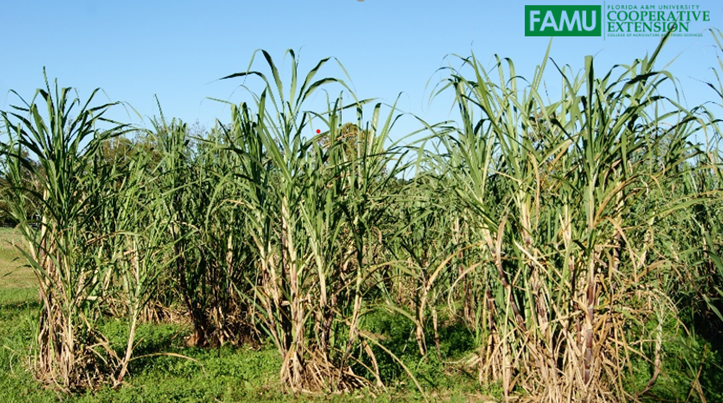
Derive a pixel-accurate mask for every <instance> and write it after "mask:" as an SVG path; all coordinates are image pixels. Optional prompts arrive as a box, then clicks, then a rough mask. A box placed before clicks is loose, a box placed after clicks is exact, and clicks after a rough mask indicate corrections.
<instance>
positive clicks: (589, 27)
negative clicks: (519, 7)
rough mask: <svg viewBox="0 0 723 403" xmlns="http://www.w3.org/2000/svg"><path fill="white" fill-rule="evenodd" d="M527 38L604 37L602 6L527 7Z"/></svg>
mask: <svg viewBox="0 0 723 403" xmlns="http://www.w3.org/2000/svg"><path fill="white" fill-rule="evenodd" d="M525 36H602V6H600V5H598V6H525Z"/></svg>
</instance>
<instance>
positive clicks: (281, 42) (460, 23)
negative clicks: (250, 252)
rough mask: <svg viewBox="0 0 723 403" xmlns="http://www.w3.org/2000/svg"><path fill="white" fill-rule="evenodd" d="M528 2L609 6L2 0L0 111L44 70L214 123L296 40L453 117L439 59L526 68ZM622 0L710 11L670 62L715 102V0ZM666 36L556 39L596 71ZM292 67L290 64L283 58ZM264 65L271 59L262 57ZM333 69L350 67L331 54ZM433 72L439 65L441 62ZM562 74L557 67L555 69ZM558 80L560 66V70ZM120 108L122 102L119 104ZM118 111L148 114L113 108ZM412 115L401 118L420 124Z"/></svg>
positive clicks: (408, 108) (370, 0) (307, 61)
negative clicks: (247, 80) (251, 70)
mask: <svg viewBox="0 0 723 403" xmlns="http://www.w3.org/2000/svg"><path fill="white" fill-rule="evenodd" d="M526 4H601V5H602V4H603V2H590V1H581V0H579V1H572V2H565V1H554V0H549V1H524V2H523V1H510V2H483V1H479V0H476V1H470V0H445V1H431V0H416V1H411V0H365V1H363V2H360V1H357V0H305V1H302V0H295V1H290V0H286V1H272V0H267V1H263V0H261V1H233V2H232V1H213V0H209V1H204V2H200V1H198V2H196V1H182V0H177V1H160V0H159V1H133V0H128V1H123V2H120V1H114V2H109V1H108V2H101V1H90V0H87V1H74V0H68V1H62V2H59V1H33V0H29V1H23V2H18V1H12V2H10V1H8V2H5V3H4V4H3V7H2V15H3V17H4V18H2V20H1V21H0V38H1V39H2V43H3V56H2V62H0V94H2V99H0V109H8V108H9V105H10V104H13V103H16V98H15V97H14V96H13V95H9V94H8V92H9V90H10V89H14V90H16V91H17V92H18V93H20V94H21V95H22V96H24V97H26V98H30V97H32V95H33V93H34V90H35V88H37V87H40V86H42V84H43V81H42V68H43V66H45V67H46V68H47V71H48V75H49V77H50V78H58V81H59V83H60V84H61V85H63V86H72V87H76V88H77V89H78V91H79V94H80V96H81V98H84V97H85V96H87V95H89V94H90V92H91V91H92V89H94V88H96V87H100V88H102V89H103V90H104V95H102V97H101V98H99V99H101V100H112V101H123V102H126V103H127V104H128V105H130V106H132V107H133V108H134V109H135V110H136V111H138V113H139V114H140V115H141V116H142V117H143V118H144V119H147V117H150V116H154V115H158V110H157V107H156V102H155V99H154V96H156V95H157V96H158V98H159V100H160V103H161V106H162V108H163V111H164V114H165V115H166V117H178V118H181V119H183V120H184V121H186V122H188V123H193V122H195V121H199V122H200V123H201V124H202V125H204V126H206V127H210V126H212V125H213V122H214V119H216V118H218V119H221V120H222V121H223V120H225V119H228V115H229V114H228V107H227V106H226V105H224V104H222V103H219V102H215V101H212V100H209V99H208V98H218V99H223V100H228V101H230V102H234V103H238V102H240V101H243V100H248V95H247V94H246V93H245V92H244V91H242V90H240V89H239V84H240V83H241V82H240V81H239V80H236V81H229V80H227V81H218V80H217V79H218V78H220V77H222V76H225V75H228V74H232V73H235V72H240V71H244V70H245V69H246V67H247V66H248V63H249V61H250V58H251V55H252V53H253V52H254V50H256V49H266V50H267V51H269V52H270V53H271V55H272V56H273V57H274V58H277V59H279V60H281V59H282V57H283V55H284V51H285V50H286V49H294V50H295V51H297V53H298V54H300V57H301V63H302V69H303V70H306V69H309V68H311V67H312V66H313V65H314V64H316V62H317V61H318V60H319V59H321V58H323V57H326V56H332V57H335V58H337V59H339V60H340V61H341V63H342V64H343V65H344V67H345V68H346V70H347V71H348V73H349V75H350V76H351V78H352V83H351V84H352V85H353V87H354V89H355V91H356V93H357V96H358V97H360V98H369V97H377V98H379V99H380V100H382V101H384V102H393V101H394V99H395V98H396V96H397V94H399V93H400V92H401V93H403V95H402V97H401V98H400V102H399V104H398V106H399V107H400V108H401V110H403V111H405V112H411V113H414V114H417V115H419V116H421V117H422V118H424V119H426V120H428V121H430V122H435V121H439V120H445V119H450V118H454V112H452V114H450V105H449V103H448V100H447V99H444V98H442V99H438V100H436V101H435V102H433V103H432V104H429V102H428V101H429V100H428V98H429V94H430V91H431V86H430V87H427V83H428V82H430V80H431V83H432V84H434V83H436V82H438V81H439V80H441V79H443V78H444V75H443V74H442V73H440V72H438V71H437V70H438V69H439V68H440V67H443V66H445V65H447V64H448V63H450V62H451V63H452V64H453V65H458V62H457V61H456V60H454V59H453V58H449V57H447V58H445V57H446V56H448V55H450V54H459V55H464V56H467V55H469V54H470V53H471V52H474V53H475V54H476V56H477V57H478V58H479V59H480V60H481V61H483V62H485V63H487V65H489V66H492V60H493V59H492V57H493V55H494V54H499V55H500V56H506V57H510V58H512V60H514V62H515V64H516V66H517V70H518V73H519V74H521V75H523V76H530V75H531V74H532V72H533V71H534V67H535V66H536V65H537V64H539V63H540V62H541V60H542V57H543V56H544V54H545V50H546V47H547V45H548V42H549V38H536V37H525V36H524V6H525V5H526ZM614 4H637V5H644V4H654V5H658V4H695V5H699V6H700V9H702V10H709V11H710V18H711V21H710V22H708V23H695V24H692V26H691V30H692V31H695V32H703V36H702V37H683V38H673V39H672V40H671V41H670V43H669V44H668V46H667V47H666V49H665V51H664V52H663V54H662V57H661V59H660V60H661V61H670V60H672V59H673V58H676V57H677V58H676V59H675V61H673V62H672V64H671V65H670V68H669V69H670V70H671V71H672V72H673V73H674V74H675V75H676V76H677V77H678V78H679V79H680V87H681V88H682V90H683V91H684V94H685V95H686V98H687V101H688V104H689V106H693V105H696V104H700V103H702V102H706V101H711V100H715V98H714V94H713V92H712V91H710V90H708V89H706V87H705V86H704V85H703V84H702V83H701V82H700V80H712V79H713V78H714V76H713V73H712V71H711V70H710V68H711V67H712V66H714V65H716V63H717V61H716V51H715V49H714V48H713V43H714V42H713V39H712V37H711V36H710V35H709V34H708V33H707V32H705V31H706V30H707V29H708V28H715V27H720V28H723V4H721V3H720V2H717V1H687V2H682V1H678V2H676V1H665V2H661V1H655V2H651V1H647V2H645V1H639V2H636V1H635V0H633V1H626V2H622V1H620V2H611V1H606V2H605V5H606V6H607V5H614ZM657 42H658V39H657V38H605V37H596V38H569V37H558V38H555V39H554V40H553V43H552V51H551V56H552V58H554V59H555V61H556V62H557V63H558V64H568V65H570V66H571V67H572V69H573V70H574V71H578V70H580V69H581V68H582V67H583V59H584V56H585V55H588V54H592V55H595V56H596V69H597V71H601V72H602V71H607V70H608V69H609V68H610V67H611V66H612V65H613V64H615V63H630V62H631V61H632V60H633V59H635V58H636V57H642V56H644V55H645V54H646V53H649V52H652V50H653V49H654V48H655V46H656V44H657ZM287 65H288V64H287ZM256 66H257V67H258V68H261V67H262V65H261V64H257V65H256ZM327 72H328V73H329V74H330V75H335V76H341V75H342V73H341V72H340V70H339V69H337V68H334V66H333V65H330V68H329V69H328V70H327ZM435 72H436V73H435ZM549 72H550V73H552V70H550V71H549ZM550 77H551V79H552V80H553V81H554V75H551V76H550ZM121 112H122V113H121ZM116 113H119V114H120V115H119V116H117V117H118V118H119V119H122V120H124V121H130V122H133V123H136V124H139V125H144V124H146V125H147V124H148V123H147V121H146V122H145V123H144V122H142V121H141V120H139V119H138V118H137V117H136V116H133V115H131V116H128V115H125V112H123V111H122V110H119V111H116ZM412 126H413V125H412V124H411V123H409V124H407V126H405V125H402V127H401V128H400V130H401V132H400V133H397V135H398V136H402V135H404V134H405V133H403V132H404V131H405V130H411V128H412Z"/></svg>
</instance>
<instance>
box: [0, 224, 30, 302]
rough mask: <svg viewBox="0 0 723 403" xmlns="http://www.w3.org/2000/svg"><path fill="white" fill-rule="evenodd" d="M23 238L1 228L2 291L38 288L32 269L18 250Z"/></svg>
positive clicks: (0, 271) (0, 284) (0, 265)
mask: <svg viewBox="0 0 723 403" xmlns="http://www.w3.org/2000/svg"><path fill="white" fill-rule="evenodd" d="M19 246H20V247H22V246H23V243H22V236H21V235H20V233H19V232H17V231H15V230H13V229H12V228H0V289H28V288H33V289H34V288H37V285H36V283H37V280H36V279H35V275H34V274H33V271H32V269H30V268H29V267H25V260H24V258H23V256H22V254H21V253H20V251H19V250H18V247H19Z"/></svg>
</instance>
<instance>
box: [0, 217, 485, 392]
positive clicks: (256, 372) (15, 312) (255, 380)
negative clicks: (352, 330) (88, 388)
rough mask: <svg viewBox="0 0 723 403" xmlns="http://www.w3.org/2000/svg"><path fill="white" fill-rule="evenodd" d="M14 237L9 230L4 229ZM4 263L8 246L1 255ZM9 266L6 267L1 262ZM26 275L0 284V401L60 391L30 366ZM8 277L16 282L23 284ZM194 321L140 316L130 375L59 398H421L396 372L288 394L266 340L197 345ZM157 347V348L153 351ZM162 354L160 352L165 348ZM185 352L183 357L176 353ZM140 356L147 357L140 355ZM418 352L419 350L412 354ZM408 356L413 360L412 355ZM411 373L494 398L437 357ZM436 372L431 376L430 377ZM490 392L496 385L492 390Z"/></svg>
mask: <svg viewBox="0 0 723 403" xmlns="http://www.w3.org/2000/svg"><path fill="white" fill-rule="evenodd" d="M0 235H1V236H2V237H3V238H4V239H12V238H13V237H14V236H15V235H14V234H13V233H12V232H11V231H3V232H2V233H0ZM2 256H3V258H4V259H5V260H4V263H5V264H7V262H8V261H10V260H12V259H7V258H6V256H7V253H6V254H3V255H2ZM5 270H6V269H5ZM15 274H16V275H17V277H18V278H20V279H22V278H23V277H22V276H23V275H25V279H24V282H20V281H19V282H16V283H12V284H11V283H8V282H6V283H3V284H2V286H0V402H8V403H14V402H23V403H24V402H28V403H34V402H35V403H40V402H55V401H58V396H57V395H56V394H55V393H54V392H52V391H51V390H49V389H44V388H42V387H40V386H39V384H38V383H37V382H36V381H35V380H34V379H33V377H32V375H31V374H30V372H29V371H27V363H28V360H29V359H30V354H29V353H30V351H29V346H30V345H31V344H32V338H33V334H34V331H35V327H36V326H37V324H36V321H37V310H38V308H39V302H38V299H37V291H36V290H35V289H33V288H29V287H30V286H31V284H32V283H31V280H32V278H31V276H29V275H27V273H25V274H24V271H23V270H20V271H17V272H16V273H15ZM13 284H19V285H21V287H18V286H15V287H13V286H12V285H13ZM101 330H102V332H103V334H105V335H106V336H107V337H108V338H109V341H110V342H111V343H112V345H113V346H115V347H119V348H120V347H121V346H122V344H123V343H124V341H125V340H127V339H126V337H127V334H126V333H127V331H128V326H127V323H124V322H123V321H121V320H116V319H108V320H106V321H105V322H103V323H102V325H101ZM191 332H192V328H191V327H190V326H189V325H187V324H143V325H141V326H140V327H139V328H138V330H137V340H138V342H139V345H138V347H137V349H136V356H137V357H139V358H138V359H136V360H134V361H132V362H131V367H130V373H131V376H129V377H127V378H126V380H125V381H126V384H125V385H124V386H123V387H121V388H120V389H115V390H114V389H110V388H102V389H100V390H97V391H94V392H86V393H84V394H76V395H70V396H63V397H62V399H61V401H63V402H77V403H80V402H83V403H101V402H114V403H116V402H119V403H120V402H133V403H135V402H148V403H155V402H158V403H160V402H245V401H256V402H301V401H319V402H345V401H349V400H353V401H380V402H392V401H394V402H399V401H402V402H404V401H409V402H413V401H421V400H423V397H422V396H421V395H419V393H418V392H417V391H416V389H415V388H414V385H413V384H412V383H411V382H410V381H409V380H408V379H405V377H404V376H400V377H399V379H398V381H397V383H396V385H394V386H391V387H389V388H388V390H387V391H386V392H385V391H372V390H367V391H358V392H355V393H354V394H352V395H341V394H339V395H329V396H325V395H320V394H314V395H311V394H305V393H300V394H296V395H293V394H289V393H287V392H286V391H285V389H284V388H283V386H282V385H281V383H280V382H279V376H278V374H279V368H280V366H281V361H280V358H279V356H278V354H277V352H276V351H275V349H274V348H273V346H271V345H267V346H261V347H259V348H256V349H254V348H251V347H241V348H232V347H223V348H219V349H202V348H191V347H186V338H187V337H188V336H189V335H190V334H191ZM154 354H161V355H154ZM164 354H165V355H164ZM170 354H173V355H170ZM181 355H182V356H185V357H187V358H181V357H180V356H181ZM144 356H145V357H144ZM414 359H418V357H416V358H414ZM407 364H412V363H411V360H410V361H409V362H407ZM414 364H416V365H415V373H416V375H417V376H420V380H422V382H423V383H424V384H425V385H424V386H425V388H428V389H427V392H428V397H429V398H430V399H431V400H433V401H445V402H467V401H474V402H494V401H495V400H494V399H493V398H491V397H489V396H488V395H487V394H483V393H481V392H480V391H479V388H478V387H476V386H475V380H474V379H473V378H474V377H473V376H472V377H470V376H469V375H466V374H464V373H462V372H454V371H445V370H443V369H442V366H441V365H440V363H439V362H435V361H434V360H426V361H424V360H423V361H419V362H416V363H414ZM431 376H434V377H435V378H436V380H435V381H434V382H429V381H428V380H429V379H431V378H430V377H431ZM490 394H494V393H490Z"/></svg>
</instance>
